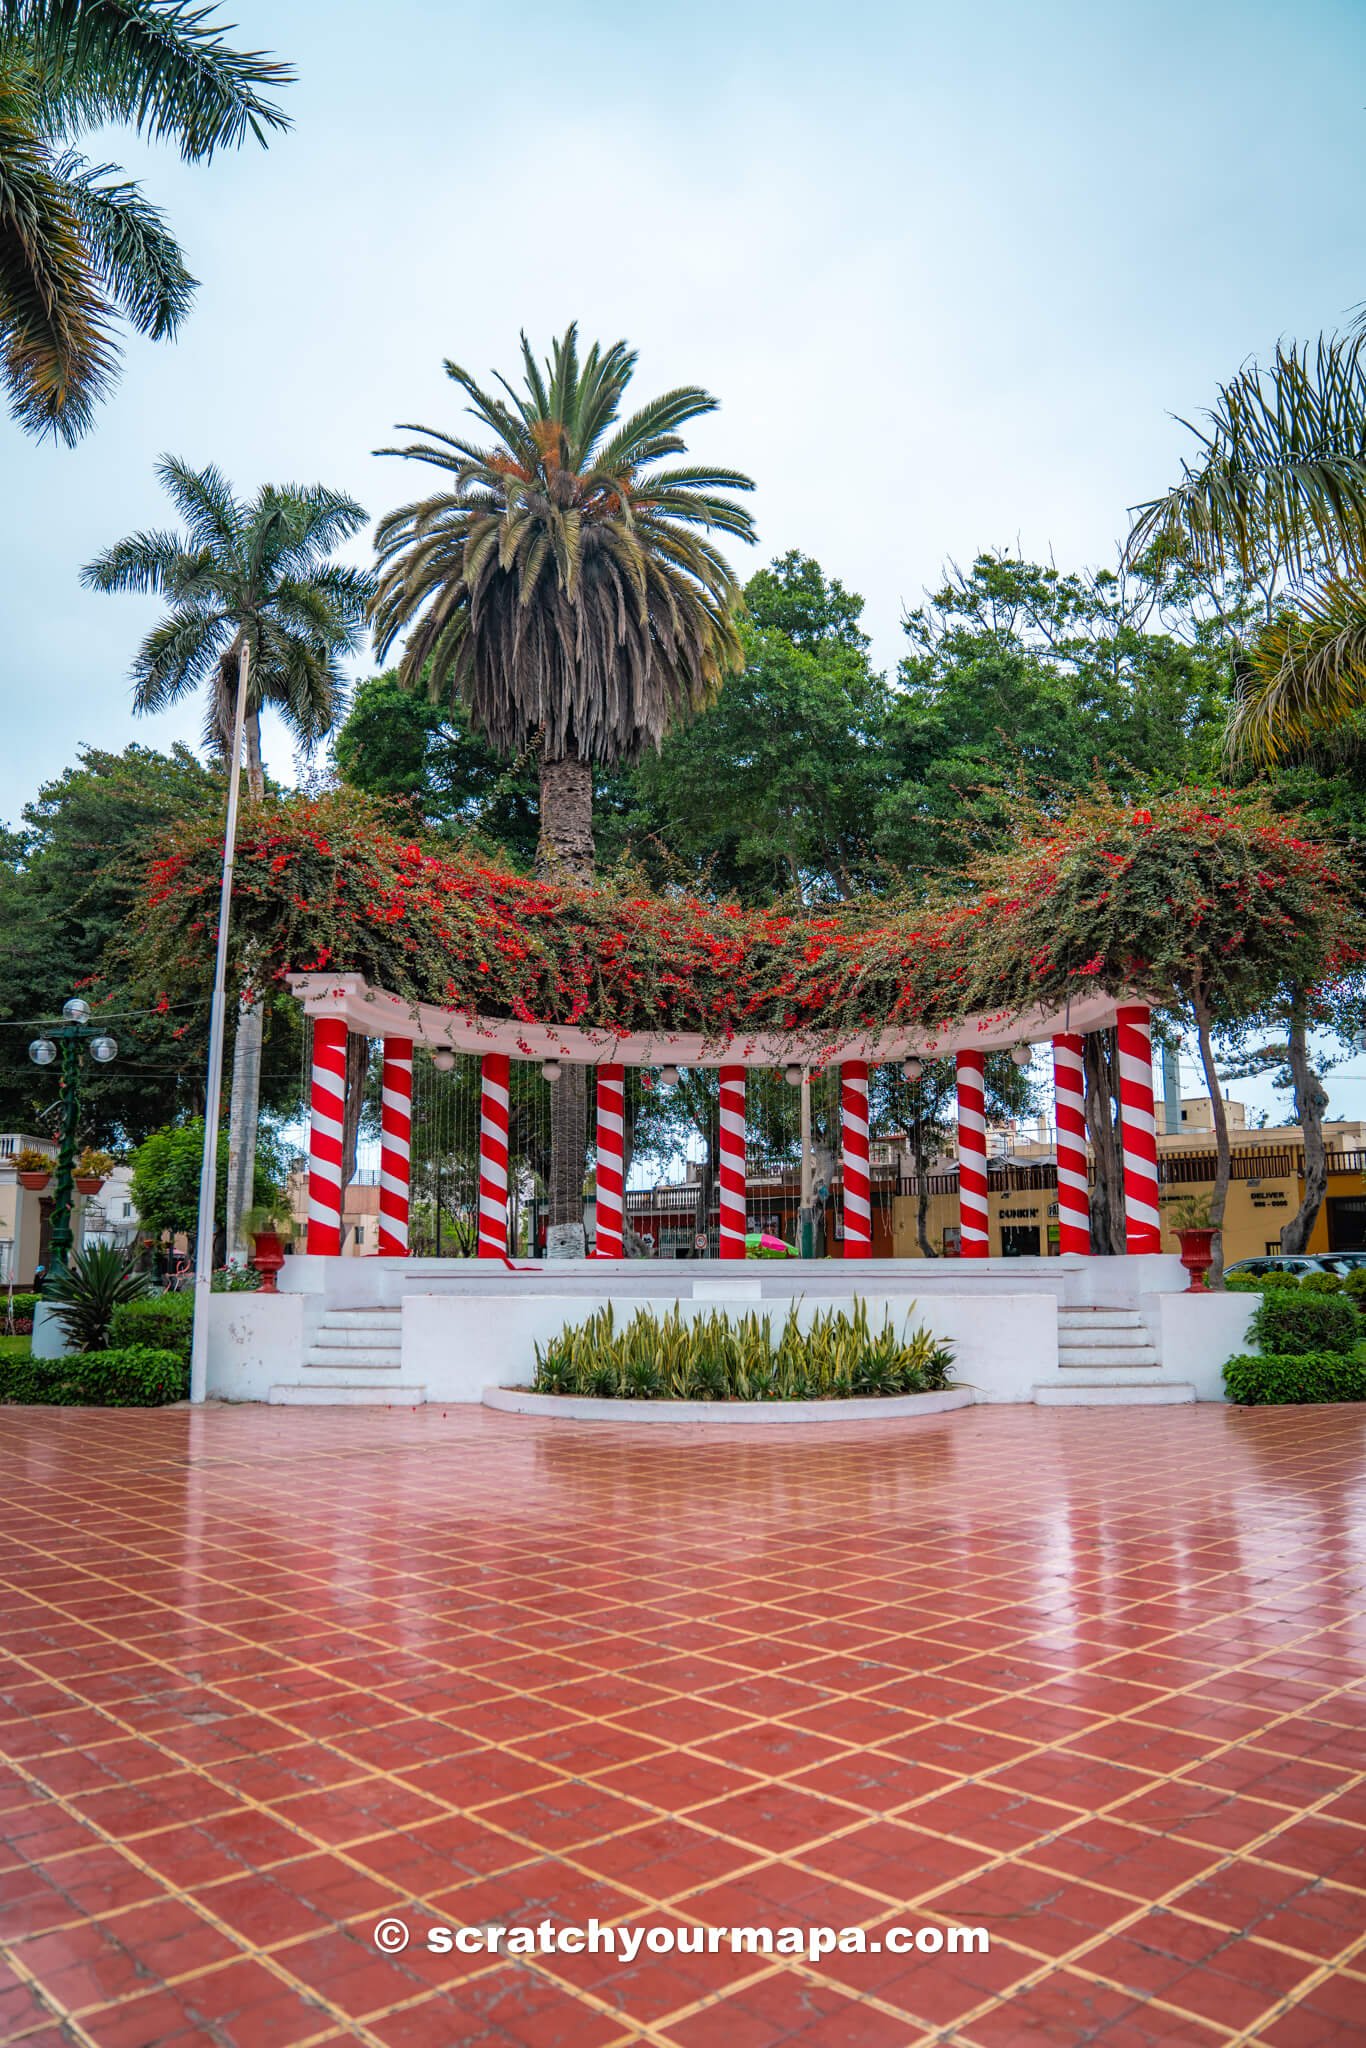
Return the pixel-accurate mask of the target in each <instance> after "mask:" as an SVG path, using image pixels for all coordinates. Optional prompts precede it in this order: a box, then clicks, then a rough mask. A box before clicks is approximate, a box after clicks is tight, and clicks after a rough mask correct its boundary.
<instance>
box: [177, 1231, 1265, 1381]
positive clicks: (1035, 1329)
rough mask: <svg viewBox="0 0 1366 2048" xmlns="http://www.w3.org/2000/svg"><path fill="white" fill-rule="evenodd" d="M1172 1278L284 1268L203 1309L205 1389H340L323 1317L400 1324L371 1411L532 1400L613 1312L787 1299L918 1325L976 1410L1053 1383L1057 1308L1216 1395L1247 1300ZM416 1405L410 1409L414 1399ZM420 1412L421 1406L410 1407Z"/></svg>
mask: <svg viewBox="0 0 1366 2048" xmlns="http://www.w3.org/2000/svg"><path fill="white" fill-rule="evenodd" d="M1184 1284H1185V1274H1184V1273H1183V1272H1182V1270H1181V1267H1180V1263H1179V1261H1178V1260H1176V1259H1174V1258H1169V1257H1166V1256H1162V1257H1153V1258H1144V1259H1076V1258H1069V1259H1000V1260H997V1259H992V1260H981V1261H976V1262H973V1263H972V1265H971V1266H970V1267H969V1266H968V1265H967V1264H965V1263H964V1262H962V1261H958V1260H953V1261H949V1260H945V1261H943V1262H942V1263H938V1262H935V1263H932V1262H930V1261H928V1260H926V1261H918V1260H917V1261H909V1262H908V1261H904V1260H886V1259H868V1260H861V1261H860V1262H859V1263H858V1265H857V1267H855V1266H853V1264H852V1262H851V1264H850V1265H844V1264H842V1263H841V1262H839V1261H837V1260H813V1261H811V1262H809V1263H803V1262H797V1261H791V1262H786V1263H782V1262H778V1261H774V1262H772V1263H770V1262H768V1261H751V1262H747V1263H746V1264H744V1265H737V1264H734V1263H730V1262H724V1263H723V1262H722V1261H720V1260H696V1261H679V1262H677V1263H674V1262H672V1261H669V1262H665V1261H660V1262H655V1261H652V1260H639V1261H637V1260H630V1261H626V1260H623V1261H620V1262H617V1261H611V1262H608V1261H605V1260H602V1261H599V1260H593V1261H582V1262H574V1263H570V1262H564V1263H557V1264H554V1265H547V1264H540V1263H538V1264H536V1265H533V1266H532V1267H531V1269H530V1270H529V1271H527V1270H525V1269H524V1270H520V1271H510V1270H509V1269H507V1268H506V1267H500V1266H497V1265H495V1264H494V1263H493V1262H491V1261H490V1262H488V1263H486V1264H484V1265H482V1266H481V1264H480V1263H479V1262H478V1261H473V1260H456V1259H445V1260H413V1261H407V1260H402V1259H307V1258H295V1259H290V1260H288V1261H287V1262H286V1266H285V1272H284V1275H283V1276H282V1291H281V1292H280V1293H279V1294H278V1295H264V1294H217V1295H214V1296H213V1297H212V1303H211V1320H210V1334H209V1392H210V1394H211V1395H215V1396H217V1397H218V1398H221V1399H228V1400H246V1401H261V1400H267V1399H269V1398H270V1393H271V1389H272V1388H273V1387H276V1386H281V1385H284V1386H293V1387H296V1388H297V1387H299V1386H300V1384H301V1383H312V1384H315V1385H316V1386H317V1387H318V1389H319V1398H320V1399H323V1398H327V1397H326V1395H325V1393H324V1392H323V1389H324V1388H325V1386H326V1384H327V1382H328V1381H329V1380H331V1379H334V1378H335V1375H334V1374H331V1373H329V1372H328V1371H327V1370H325V1369H314V1368H307V1367H305V1365H304V1358H305V1354H306V1352H307V1348H308V1346H309V1344H310V1342H311V1341H312V1339H313V1337H314V1334H315V1332H316V1330H317V1328H318V1325H319V1323H320V1321H321V1319H322V1317H323V1316H324V1315H325V1314H326V1313H327V1312H328V1310H330V1309H335V1308H348V1307H349V1308H366V1307H390V1308H395V1309H398V1310H399V1312H400V1328H401V1353H400V1356H401V1360H402V1365H401V1369H400V1371H399V1372H398V1373H383V1374H381V1373H378V1372H377V1373H376V1374H375V1375H374V1379H373V1387H374V1398H375V1399H377V1400H379V1401H383V1400H384V1399H385V1398H386V1394H387V1393H388V1392H398V1391H399V1390H401V1389H404V1388H408V1389H413V1388H419V1387H420V1388H422V1389H423V1390H424V1391H425V1397H426V1399H427V1400H428V1401H445V1402H460V1401H478V1400H479V1399H480V1398H481V1396H482V1394H483V1391H484V1389H485V1388H486V1387H488V1386H510V1387H514V1386H528V1385H529V1384H530V1382H531V1378H532V1374H533V1372H534V1368H535V1346H536V1344H537V1343H538V1342H539V1343H542V1344H544V1343H545V1342H546V1341H547V1340H548V1339H550V1338H551V1337H553V1336H554V1335H555V1334H556V1333H557V1331H559V1330H560V1329H561V1328H563V1326H564V1325H565V1324H566V1323H568V1322H575V1323H577V1322H582V1321H584V1320H586V1318H587V1317H588V1316H590V1315H591V1314H593V1313H594V1312H595V1311H596V1310H597V1309H599V1308H602V1307H604V1306H606V1304H607V1303H608V1302H609V1301H610V1302H611V1303H612V1305H613V1307H614V1310H615V1312H616V1314H617V1316H618V1319H619V1320H629V1318H630V1316H631V1315H632V1314H633V1313H634V1311H635V1310H636V1309H637V1308H642V1307H646V1306H648V1307H650V1308H652V1309H654V1310H655V1311H656V1312H657V1313H664V1312H667V1310H669V1309H670V1308H672V1307H673V1305H674V1303H675V1301H679V1302H680V1303H681V1308H682V1313H683V1314H684V1315H685V1316H695V1315H700V1314H706V1313H707V1312H708V1311H709V1310H710V1309H711V1308H713V1307H716V1306H719V1305H723V1304H724V1305H727V1306H729V1307H731V1308H732V1309H733V1311H734V1312H735V1313H736V1314H743V1313H745V1312H746V1311H747V1310H749V1309H757V1310H759V1311H760V1312H761V1313H765V1314H768V1315H771V1316H772V1318H773V1321H774V1324H775V1326H776V1325H777V1324H779V1323H780V1322H781V1321H782V1319H783V1318H784V1317H785V1316H786V1314H787V1311H788V1308H789V1306H790V1305H791V1304H793V1303H794V1302H795V1303H796V1305H797V1314H798V1318H799V1320H800V1321H801V1322H802V1323H808V1322H809V1321H810V1319H811V1317H812V1316H813V1315H814V1314H815V1313H816V1312H817V1311H818V1310H819V1309H821V1308H823V1307H826V1306H829V1305H830V1304H831V1303H833V1302H844V1303H847V1302H848V1301H849V1300H851V1299H852V1298H853V1297H854V1295H855V1294H857V1295H858V1297H859V1298H860V1299H862V1300H865V1301H866V1302H867V1304H868V1310H869V1314H870V1316H871V1317H872V1319H873V1321H874V1323H875V1325H881V1323H882V1322H883V1321H884V1320H885V1319H886V1318H887V1317H889V1316H890V1318H891V1319H892V1320H893V1321H894V1322H895V1323H896V1324H897V1325H898V1327H905V1326H907V1325H909V1326H911V1327H914V1326H917V1325H925V1326H926V1327H928V1328H929V1329H930V1330H932V1331H933V1332H934V1334H935V1336H936V1337H940V1338H942V1339H945V1340H946V1341H948V1342H949V1343H951V1344H952V1345H953V1348H954V1368H953V1370H954V1377H955V1378H956V1379H957V1380H958V1381H960V1382H961V1383H962V1384H963V1385H965V1386H967V1387H969V1388H971V1389H972V1391H973V1394H974V1397H975V1398H976V1399H977V1400H979V1401H1029V1400H1030V1399H1032V1397H1033V1389H1034V1388H1035V1386H1037V1385H1039V1384H1040V1383H1045V1384H1047V1383H1056V1382H1057V1381H1058V1380H1059V1375H1060V1372H1061V1368H1060V1367H1059V1365H1058V1310H1059V1308H1060V1306H1064V1305H1065V1306H1087V1305H1096V1306H1107V1307H1114V1306H1118V1307H1128V1308H1132V1309H1134V1310H1136V1311H1137V1312H1138V1313H1139V1314H1140V1315H1141V1316H1142V1317H1143V1320H1144V1322H1145V1324H1146V1325H1147V1327H1148V1330H1149V1332H1150V1334H1151V1336H1152V1339H1153V1342H1154V1345H1155V1346H1156V1348H1157V1353H1158V1357H1159V1359H1160V1361H1161V1366H1162V1374H1163V1378H1164V1379H1171V1380H1173V1381H1188V1382H1190V1383H1191V1384H1193V1385H1194V1387H1195V1389H1196V1394H1197V1397H1198V1398H1199V1399H1201V1400H1219V1399H1221V1398H1222V1387H1221V1382H1220V1370H1221V1367H1222V1365H1223V1363H1224V1360H1225V1359H1226V1358H1227V1357H1228V1356H1229V1355H1230V1354H1231V1353H1232V1352H1234V1351H1238V1350H1241V1349H1242V1348H1244V1343H1245V1337H1246V1328H1247V1323H1248V1319H1249V1317H1250V1316H1251V1313H1252V1311H1253V1309H1254V1308H1255V1306H1256V1297H1255V1296H1248V1295H1239V1294H1234V1295H1213V1296H1208V1297H1206V1296H1201V1295H1192V1294H1188V1293H1185V1292H1179V1291H1176V1290H1178V1289H1182V1288H1184ZM410 1398H411V1396H410ZM419 1398H421V1397H420V1396H419Z"/></svg>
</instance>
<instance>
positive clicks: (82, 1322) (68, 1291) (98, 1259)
mask: <svg viewBox="0 0 1366 2048" xmlns="http://www.w3.org/2000/svg"><path fill="white" fill-rule="evenodd" d="M43 1291H44V1294H45V1296H46V1298H47V1300H48V1301H50V1302H51V1304H52V1310H53V1314H54V1316H55V1318H56V1320H57V1321H58V1322H59V1323H60V1324H61V1326H62V1329H63V1331H64V1332H65V1333H66V1340H67V1342H68V1344H70V1345H71V1347H72V1349H73V1350H75V1351H103V1350H105V1348H106V1347H107V1345H108V1343H109V1325H110V1322H111V1320H112V1318H113V1314H114V1310H115V1309H116V1308H118V1307H119V1306H120V1304H121V1303H122V1302H125V1301H142V1300H144V1299H145V1298H146V1297H147V1296H148V1295H149V1294H150V1293H151V1291H152V1283H151V1281H150V1280H149V1279H148V1278H147V1275H146V1274H145V1273H140V1272H139V1271H138V1270H137V1268H136V1267H135V1266H134V1264H133V1260H132V1256H131V1254H130V1253H128V1252H125V1251H120V1250H119V1248H118V1246H117V1245H112V1244H92V1245H87V1246H86V1248H85V1250H84V1251H82V1252H77V1253H76V1254H75V1256H74V1257H73V1258H72V1259H70V1260H69V1261H68V1263H67V1264H66V1265H65V1266H59V1267H58V1268H57V1270H56V1271H55V1272H54V1273H53V1275H52V1278H51V1279H50V1280H49V1281H47V1282H46V1283H45V1286H44V1290H43Z"/></svg>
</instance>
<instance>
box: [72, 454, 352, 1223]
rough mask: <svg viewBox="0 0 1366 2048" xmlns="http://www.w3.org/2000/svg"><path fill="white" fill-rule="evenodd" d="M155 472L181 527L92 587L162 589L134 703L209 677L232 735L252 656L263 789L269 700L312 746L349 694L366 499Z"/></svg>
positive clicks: (245, 1122)
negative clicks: (342, 557)
mask: <svg viewBox="0 0 1366 2048" xmlns="http://www.w3.org/2000/svg"><path fill="white" fill-rule="evenodd" d="M157 475H158V477H159V478H160V481H161V483H162V484H163V485H164V487H165V489H166V491H167V494H168V495H169V497H170V498H171V501H172V503H173V504H174V505H175V508H176V510H177V512H178V513H179V514H180V516H181V518H182V519H183V520H184V522H185V528H186V530H185V532H184V533H183V534H175V533H156V532H154V533H135V534H132V535H131V536H130V537H129V538H128V539H127V540H121V541H119V542H118V543H117V544H116V545H115V546H114V547H112V548H110V549H108V550H107V551H106V553H104V554H102V555H99V556H97V558H96V559H95V560H94V561H93V562H90V563H88V564H87V565H86V567H85V569H84V570H83V571H82V572H81V581H82V582H83V583H84V584H85V586H86V588H87V589H89V590H106V591H121V590H131V591H137V592H140V593H146V592H156V593H157V594H158V595H159V596H162V597H165V598H167V599H168V600H169V609H168V611H167V612H166V615H165V617H164V618H162V619H161V620H160V621H159V622H158V624H157V625H155V626H154V627H153V628H152V630H151V632H150V633H149V634H148V635H147V637H146V639H145V640H144V641H143V643H142V645H141V647H140V648H139V649H138V652H137V654H136V656H135V658H134V661H133V707H134V709H135V710H137V711H144V712H152V711H162V710H164V709H165V708H166V707H167V706H168V705H170V704H174V703H176V702H177V701H178V700H179V699H180V698H182V697H184V696H186V695H187V694H189V693H190V692H191V691H194V690H197V689H198V688H200V686H201V685H203V686H204V688H205V690H206V692H207V704H206V715H205V738H206V741H207V742H209V743H210V744H212V745H213V746H215V747H217V748H218V749H219V750H220V751H221V752H223V753H227V752H228V750H229V748H230V746H231V738H232V725H233V708H234V703H235V699H236V690H237V673H238V663H239V660H240V658H241V654H242V651H243V649H244V648H245V649H246V651H247V656H248V662H249V677H250V686H249V695H248V699H247V717H246V728H245V735H244V743H245V754H246V774H247V786H248V788H249V790H250V793H251V795H252V796H253V797H254V798H257V799H259V798H260V797H262V796H263V795H264V794H265V765H264V762H263V760H262V757H261V708H262V706H263V705H265V704H269V705H271V706H272V707H273V708H274V709H275V710H276V711H278V712H279V713H280V714H281V715H282V716H283V718H284V720H285V722H286V724H287V726H288V727H289V729H290V731H291V732H292V733H293V735H294V737H295V738H296V739H297V740H298V741H299V743H300V744H301V745H302V746H304V747H305V748H311V747H313V746H315V745H316V744H317V742H318V741H319V740H321V739H322V738H323V737H324V736H325V735H326V734H327V733H329V732H330V731H331V730H332V727H333V726H334V725H335V723H336V721H337V719H338V717H339V715H340V713H341V711H342V709H343V708H344V704H345V696H346V689H345V681H344V677H343V674H342V668H341V658H342V656H343V655H345V654H348V653H350V652H351V650H352V649H353V648H354V647H355V646H356V645H357V643H358V641H359V639H360V637H361V634H362V632H363V629H364V622H365V617H366V610H367V607H368V604H369V601H370V597H371V593H372V579H371V577H370V576H369V574H368V572H366V571H364V570H360V569H353V568H348V567H347V566H346V565H345V564H343V563H340V562H336V561H334V560H333V559H332V557H333V555H334V553H335V551H336V549H337V548H338V547H339V546H340V545H341V543H342V542H343V541H346V540H349V539H350V537H351V536H352V535H353V534H354V533H356V532H357V531H358V530H359V529H360V527H361V526H363V525H364V523H365V517H366V515H365V513H364V512H363V511H362V510H361V508H360V506H359V505H357V504H356V503H354V501H353V500H352V499H350V498H348V497H345V496H343V495H342V493H340V492H338V491H329V490H327V489H325V488H324V487H323V486H322V485H321V484H308V485H299V484H283V485H276V484H267V485H265V487H264V488H263V489H262V490H260V491H258V492H257V493H256V496H255V497H254V498H248V499H239V498H237V497H235V496H234V495H233V492H232V490H231V488H230V486H229V485H228V483H227V481H226V479H225V478H224V477H223V475H222V474H221V472H220V471H219V470H217V469H216V468H214V466H213V465H212V464H210V465H209V466H208V467H207V468H205V469H199V470H196V469H191V468H190V467H189V465H188V464H187V463H183V462H178V461H176V460H175V459H174V458H173V457H171V456H163V458H162V460H161V461H160V462H159V463H158V465H157ZM261 1030H262V1012H261V1005H260V1002H259V1000H257V999H256V998H255V996H254V994H253V993H252V992H251V991H248V992H247V993H246V994H244V998H243V1001H242V1002H241V1004H240V1005H239V1009H238V1017H237V1032H236V1037H235V1040H234V1044H233V1069H232V1093H231V1106H230V1110H229V1119H228V1124H229V1136H228V1157H229V1171H228V1205H227V1210H228V1213H227V1233H228V1236H227V1241H228V1248H229V1253H230V1254H233V1253H235V1251H236V1249H237V1247H238V1244H239V1240H240V1236H241V1217H242V1215H243V1212H244V1211H245V1210H246V1209H247V1208H249V1207H250V1204H251V1195H252V1186H253V1181H254V1177H255V1161H256V1122H257V1108H258V1103H259V1098H260V1080H261Z"/></svg>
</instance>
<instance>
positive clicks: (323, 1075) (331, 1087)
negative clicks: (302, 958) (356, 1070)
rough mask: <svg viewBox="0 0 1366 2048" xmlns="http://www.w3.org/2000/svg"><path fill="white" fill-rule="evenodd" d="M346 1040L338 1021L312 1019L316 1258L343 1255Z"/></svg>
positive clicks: (311, 1240)
mask: <svg viewBox="0 0 1366 2048" xmlns="http://www.w3.org/2000/svg"><path fill="white" fill-rule="evenodd" d="M346 1037H347V1032H346V1025H345V1023H344V1022H343V1021H342V1019H341V1018H340V1017H315V1018H314V1020H313V1084H312V1090H311V1093H310V1096H309V1106H310V1112H311V1122H310V1124H309V1132H308V1249H309V1252H310V1254H311V1255H312V1256H313V1257H314V1258H322V1259H335V1258H336V1257H337V1255H338V1254H339V1253H340V1251H341V1219H342V1124H343V1122H344V1120H345V1117H346Z"/></svg>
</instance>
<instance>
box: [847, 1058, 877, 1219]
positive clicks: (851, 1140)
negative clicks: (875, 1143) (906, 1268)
mask: <svg viewBox="0 0 1366 2048" xmlns="http://www.w3.org/2000/svg"><path fill="white" fill-rule="evenodd" d="M840 1149H841V1159H840V1164H841V1169H842V1173H843V1178H844V1256H845V1258H846V1259H867V1258H871V1256H872V1251H873V1183H872V1178H871V1176H870V1174H869V1171H868V1062H867V1061H866V1060H845V1061H844V1062H843V1063H842V1064H841V1067H840Z"/></svg>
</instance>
